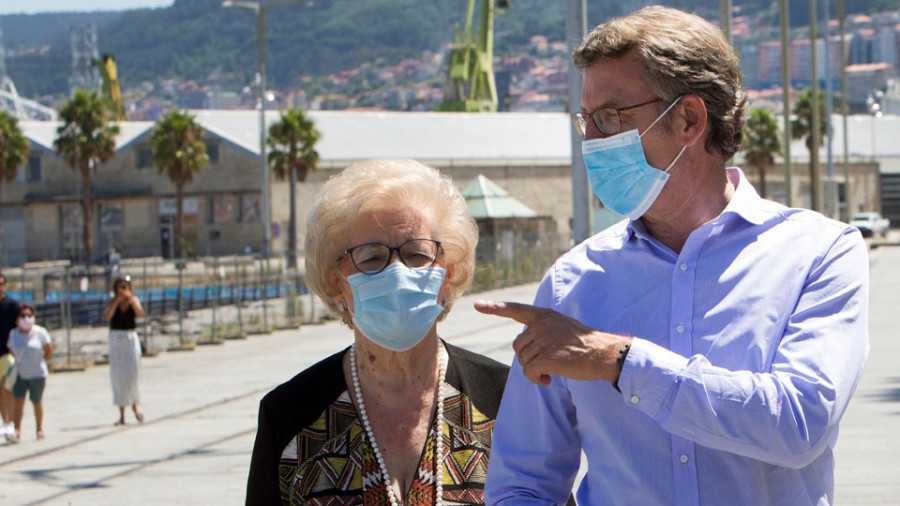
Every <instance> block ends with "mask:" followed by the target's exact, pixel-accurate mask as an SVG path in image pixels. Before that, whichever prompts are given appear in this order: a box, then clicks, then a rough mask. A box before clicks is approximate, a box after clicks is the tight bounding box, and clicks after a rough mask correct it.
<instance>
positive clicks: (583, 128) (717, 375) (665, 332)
mask: <svg viewBox="0 0 900 506" xmlns="http://www.w3.org/2000/svg"><path fill="white" fill-rule="evenodd" d="M575 62H576V65H577V66H578V67H579V68H580V69H581V70H582V73H583V76H584V79H583V93H582V107H583V110H584V112H580V113H576V114H574V115H573V120H574V121H575V125H576V128H577V129H578V131H579V133H580V134H581V135H582V137H583V138H584V139H585V141H584V144H583V147H582V151H583V154H584V158H585V165H586V166H587V169H588V175H589V179H590V181H591V187H592V189H593V191H594V193H595V194H597V196H598V197H599V198H600V200H601V201H602V202H603V203H604V205H605V206H606V207H608V208H611V209H613V210H615V211H618V212H619V213H621V214H623V215H626V216H628V217H629V218H630V219H629V220H626V221H623V222H621V223H619V224H617V225H615V226H613V227H611V228H610V229H608V230H606V231H604V232H601V233H600V234H598V235H596V236H594V237H592V238H590V239H588V240H587V241H585V242H584V243H582V244H580V245H578V246H576V247H575V248H573V249H572V250H571V251H570V252H568V253H567V254H566V255H564V256H563V257H562V258H560V259H559V260H558V261H557V262H556V264H555V265H554V266H553V267H552V268H551V269H550V271H549V272H548V273H547V275H546V276H545V278H544V281H543V283H542V284H541V286H540V288H539V290H538V293H537V296H536V298H535V302H534V306H528V305H523V304H512V303H498V302H490V301H480V302H478V303H477V304H476V307H477V308H478V309H479V310H480V311H482V312H485V313H489V314H496V315H499V316H504V317H508V318H514V319H516V320H518V321H519V322H521V323H523V324H525V325H527V327H526V329H525V330H524V331H523V332H522V333H521V334H520V335H519V336H518V337H517V338H516V340H515V342H514V344H513V347H514V348H515V351H516V355H517V360H516V363H514V364H513V368H512V370H511V371H510V376H509V382H508V383H507V386H506V390H505V392H504V396H503V402H502V404H501V407H500V413H499V415H498V417H497V424H496V426H495V431H494V444H493V448H492V452H491V463H490V466H489V469H488V477H487V484H486V494H487V500H488V503H489V504H514V505H523V504H542V505H544V504H563V503H565V501H566V499H567V498H568V496H569V493H570V491H571V490H572V487H573V484H574V483H573V482H574V479H575V475H576V473H577V471H578V468H579V463H580V455H581V452H582V451H584V453H585V455H586V456H587V461H588V469H587V474H586V476H585V479H584V481H583V482H582V483H581V485H580V486H579V488H578V491H577V494H576V498H577V500H578V503H579V504H581V505H608V504H622V505H635V504H640V505H650V504H678V505H682V504H684V505H688V504H690V505H695V504H747V505H762V504H765V505H770V504H784V505H791V506H794V505H799V504H816V505H827V504H832V503H833V497H834V480H833V475H834V453H833V450H834V445H835V442H836V440H837V434H838V422H839V421H840V419H841V416H842V415H843V414H844V411H845V410H846V408H847V405H848V403H849V401H850V397H851V396H852V394H853V392H854V390H855V389H856V385H857V383H858V381H859V378H860V376H861V374H862V370H863V365H864V363H865V360H866V356H867V354H868V349H869V348H868V335H867V312H868V260H867V252H866V247H865V244H864V242H863V240H862V238H861V236H860V234H859V232H858V231H857V230H855V229H853V228H852V227H849V226H847V225H846V224H843V223H839V222H837V221H833V220H829V219H827V218H824V217H823V216H821V215H820V214H817V213H814V212H812V211H808V210H802V209H789V208H786V207H784V206H782V205H780V204H777V203H775V202H772V201H768V200H764V199H761V198H760V197H759V195H757V193H756V192H755V191H754V189H753V187H752V186H751V185H750V183H749V182H748V181H747V179H746V178H745V177H744V175H743V173H742V172H741V171H740V170H739V169H736V168H726V161H727V160H728V159H729V158H731V156H732V155H734V153H735V152H736V151H737V150H738V149H739V148H740V145H741V139H742V127H743V124H744V118H745V114H746V111H745V110H746V96H745V94H744V92H743V90H742V88H741V86H742V85H741V77H740V70H739V66H738V62H737V59H736V57H735V55H734V52H733V50H732V48H731V46H730V45H729V44H728V42H727V41H726V40H725V38H724V37H723V36H722V33H721V32H720V31H719V30H718V29H717V28H716V27H715V26H713V25H711V24H710V23H708V22H706V21H704V20H702V19H701V18H699V17H696V16H693V15H689V14H685V13H683V12H681V11H677V10H674V9H668V8H663V7H648V8H645V9H642V10H640V11H637V12H635V13H633V14H631V15H629V16H625V17H623V18H619V19H615V20H612V21H610V22H608V23H606V24H603V25H600V26H598V27H597V28H595V29H594V30H593V31H592V32H591V33H590V34H589V35H588V36H587V38H586V39H585V41H584V42H583V43H582V44H581V46H580V47H579V48H578V49H577V50H576V52H575Z"/></svg>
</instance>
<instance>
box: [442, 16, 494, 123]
mask: <svg viewBox="0 0 900 506" xmlns="http://www.w3.org/2000/svg"><path fill="white" fill-rule="evenodd" d="M494 1H495V0H481V13H480V16H479V17H480V19H479V21H480V27H479V32H478V36H477V38H476V36H475V34H474V33H473V26H472V21H473V16H474V13H475V0H469V4H468V9H467V11H466V25H465V29H463V30H461V29H460V28H459V27H458V26H457V27H456V34H455V36H454V42H453V47H452V48H451V49H450V71H449V73H448V74H447V83H446V85H445V86H444V101H443V102H441V103H440V104H439V105H438V110H439V111H461V112H496V111H497V85H496V84H495V82H494V10H495V8H494ZM508 7H509V0H496V8H498V9H506V8H508Z"/></svg>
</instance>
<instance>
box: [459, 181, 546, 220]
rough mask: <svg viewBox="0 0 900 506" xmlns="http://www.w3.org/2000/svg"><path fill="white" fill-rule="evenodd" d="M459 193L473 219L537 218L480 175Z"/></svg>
mask: <svg viewBox="0 0 900 506" xmlns="http://www.w3.org/2000/svg"><path fill="white" fill-rule="evenodd" d="M461 193H462V195H463V197H465V199H466V202H467V203H468V204H469V214H471V215H472V217H474V218H513V217H532V216H537V213H535V212H534V211H532V210H531V208H529V207H528V206H526V205H525V204H523V203H522V202H520V201H518V200H516V199H515V198H514V197H510V196H509V194H508V193H507V192H506V190H504V189H503V188H501V187H500V186H497V184H496V183H494V182H493V181H491V180H490V179H488V178H486V177H484V175H482V174H478V176H477V177H476V178H475V179H473V180H472V182H471V183H469V184H468V185H466V187H465V188H463V189H462V192H461Z"/></svg>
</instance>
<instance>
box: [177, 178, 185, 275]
mask: <svg viewBox="0 0 900 506" xmlns="http://www.w3.org/2000/svg"><path fill="white" fill-rule="evenodd" d="M175 201H176V205H177V211H176V212H175V257H176V258H178V259H179V260H181V259H183V258H184V229H183V228H182V226H181V225H182V219H183V218H184V183H181V182H179V183H178V184H176V185H175Z"/></svg>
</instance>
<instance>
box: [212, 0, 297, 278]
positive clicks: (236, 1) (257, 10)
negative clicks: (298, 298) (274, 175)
mask: <svg viewBox="0 0 900 506" xmlns="http://www.w3.org/2000/svg"><path fill="white" fill-rule="evenodd" d="M309 3H311V2H310V1H309V0H298V1H293V2H291V1H285V2H266V3H263V2H260V1H245V0H223V2H222V7H239V8H241V9H247V10H252V11H253V13H254V14H255V15H256V48H257V52H258V57H259V162H260V167H261V169H262V183H261V185H262V195H261V203H260V207H261V208H262V209H260V211H261V212H262V222H263V244H262V254H263V256H264V257H265V259H266V261H267V262H268V259H269V245H270V244H271V234H272V216H271V214H270V212H269V163H268V160H267V159H266V11H267V10H269V9H273V8H275V7H284V6H287V5H299V4H306V5H308V4H309Z"/></svg>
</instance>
